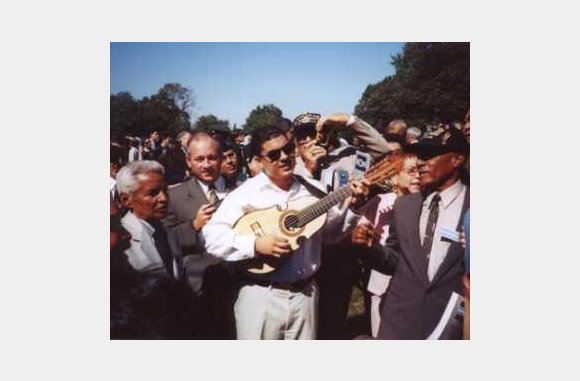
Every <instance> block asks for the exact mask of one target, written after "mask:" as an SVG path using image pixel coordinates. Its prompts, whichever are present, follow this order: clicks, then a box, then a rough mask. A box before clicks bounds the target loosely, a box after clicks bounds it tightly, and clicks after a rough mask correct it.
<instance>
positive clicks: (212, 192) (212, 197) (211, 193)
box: [208, 184, 219, 204]
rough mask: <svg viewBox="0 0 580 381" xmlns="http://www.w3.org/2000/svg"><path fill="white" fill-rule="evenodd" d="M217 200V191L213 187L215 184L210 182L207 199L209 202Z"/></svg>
mask: <svg viewBox="0 0 580 381" xmlns="http://www.w3.org/2000/svg"><path fill="white" fill-rule="evenodd" d="M218 200H219V198H218V195H217V192H216V189H215V185H214V184H211V185H210V186H209V199H208V201H209V203H210V204H215V203H216V202H218Z"/></svg>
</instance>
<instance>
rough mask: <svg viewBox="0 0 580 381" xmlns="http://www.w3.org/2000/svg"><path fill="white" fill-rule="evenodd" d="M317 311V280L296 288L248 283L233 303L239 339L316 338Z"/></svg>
mask: <svg viewBox="0 0 580 381" xmlns="http://www.w3.org/2000/svg"><path fill="white" fill-rule="evenodd" d="M317 312H318V286H317V285H316V282H315V281H312V282H310V283H308V284H307V285H306V286H304V287H303V288H302V289H301V290H299V291H297V292H294V291H290V290H282V289H278V288H273V287H271V286H261V285H256V284H252V285H245V286H242V288H241V289H240V292H239V294H238V299H237V300H236V304H235V306H234V313H235V316H236V331H237V338H238V340H314V339H316V329H317V325H318V321H317Z"/></svg>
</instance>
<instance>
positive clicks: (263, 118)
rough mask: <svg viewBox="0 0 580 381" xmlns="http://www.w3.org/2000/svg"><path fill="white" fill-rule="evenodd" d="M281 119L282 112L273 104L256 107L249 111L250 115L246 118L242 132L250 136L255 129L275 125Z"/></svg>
mask: <svg viewBox="0 0 580 381" xmlns="http://www.w3.org/2000/svg"><path fill="white" fill-rule="evenodd" d="M281 119H282V110H280V109H279V108H278V107H276V106H275V105H273V104H266V105H262V106H257V107H256V108H255V109H253V110H252V111H250V115H248V117H247V118H246V124H245V125H244V128H243V131H244V133H245V134H251V133H252V131H254V129H255V128H257V127H261V126H264V125H266V124H273V125H275V124H277V123H278V122H279V121H280V120H281Z"/></svg>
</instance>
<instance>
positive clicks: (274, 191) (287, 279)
mask: <svg viewBox="0 0 580 381" xmlns="http://www.w3.org/2000/svg"><path fill="white" fill-rule="evenodd" d="M252 145H253V151H254V152H255V153H256V155H257V157H258V160H259V161H260V163H261V165H262V169H263V170H262V172H261V173H260V174H258V175H256V176H255V177H252V178H251V179H249V180H247V181H246V182H245V183H243V184H242V185H241V186H239V187H238V188H236V189H235V190H234V191H233V192H231V193H230V194H229V196H228V197H227V198H226V199H225V200H224V202H223V204H222V206H221V207H220V208H219V209H218V210H217V211H216V212H215V214H214V215H213V217H212V219H211V220H210V222H209V223H208V224H207V225H206V226H205V227H204V228H203V230H202V235H203V238H204V241H205V245H206V250H207V252H209V253H211V254H213V255H215V256H217V257H220V258H223V259H225V260H226V261H230V262H237V261H243V260H247V259H252V258H257V257H260V256H272V255H274V256H282V257H285V261H283V262H282V264H281V265H280V267H279V268H278V269H277V270H275V271H273V272H271V273H268V274H262V275H255V274H250V273H245V272H244V273H242V276H243V278H244V282H243V286H242V287H241V289H240V291H239V293H238V298H237V301H236V304H235V308H234V310H235V317H236V330H237V337H238V339H315V338H316V328H317V307H318V287H317V285H316V282H314V281H313V277H314V275H315V274H316V272H317V271H318V269H319V268H320V265H321V261H320V248H321V244H322V241H323V240H324V241H331V240H333V239H340V238H341V237H342V236H343V235H346V234H348V233H349V232H350V230H352V228H353V227H354V226H355V224H356V222H357V221H358V218H359V217H360V215H358V214H357V213H356V212H355V211H354V208H358V207H360V206H361V205H362V203H363V202H364V201H366V197H368V182H367V181H366V180H363V181H361V182H353V183H351V184H350V187H351V191H352V198H351V199H350V202H349V205H350V208H347V209H346V210H344V209H343V210H341V209H339V208H338V207H336V206H335V207H333V208H331V209H330V210H329V211H328V214H327V220H326V224H325V226H324V227H323V229H321V230H320V231H318V232H316V233H315V234H314V235H313V236H312V237H310V239H308V240H307V241H306V242H304V244H302V246H301V247H300V248H298V249H297V250H296V251H295V252H292V250H291V248H290V244H289V242H288V240H287V239H285V238H283V237H277V236H271V235H263V236H260V237H256V236H254V235H240V234H237V233H236V232H235V231H234V230H233V226H234V224H235V223H236V221H237V220H238V219H239V218H240V217H242V216H243V215H244V214H246V213H248V212H251V211H253V210H257V209H265V208H269V207H272V206H274V205H284V204H285V203H287V202H288V201H290V200H293V199H295V198H299V197H303V196H311V195H315V196H320V193H322V192H320V190H318V191H316V190H314V189H318V188H317V185H316V184H312V183H309V182H308V181H307V180H305V179H302V178H300V179H298V178H297V177H295V176H294V173H293V172H294V166H295V146H294V143H293V141H292V140H289V139H288V138H287V136H286V135H285V134H284V133H283V131H281V130H280V129H279V128H278V127H276V126H264V127H261V128H259V129H257V130H256V131H255V132H254V133H253V134H252ZM351 208H352V209H353V210H351Z"/></svg>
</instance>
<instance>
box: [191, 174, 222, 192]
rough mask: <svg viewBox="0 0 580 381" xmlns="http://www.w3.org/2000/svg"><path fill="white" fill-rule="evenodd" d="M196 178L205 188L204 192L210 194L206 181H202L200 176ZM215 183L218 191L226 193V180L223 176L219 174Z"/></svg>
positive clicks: (202, 187) (203, 188)
mask: <svg viewBox="0 0 580 381" xmlns="http://www.w3.org/2000/svg"><path fill="white" fill-rule="evenodd" d="M195 180H196V181H197V183H198V184H199V186H200V187H201V189H202V190H203V193H205V194H206V195H208V194H209V185H208V184H206V183H204V182H203V181H201V180H200V179H198V178H196V179H195ZM214 185H215V190H216V192H217V193H226V181H225V180H224V178H223V177H221V176H219V177H218V178H217V180H216V181H215V182H214Z"/></svg>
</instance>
